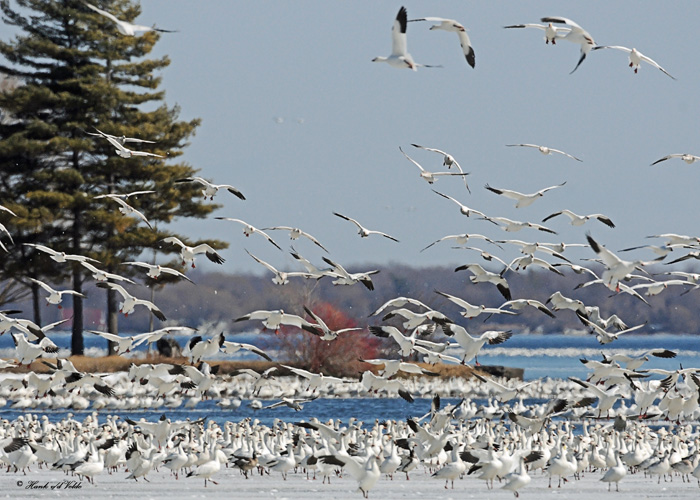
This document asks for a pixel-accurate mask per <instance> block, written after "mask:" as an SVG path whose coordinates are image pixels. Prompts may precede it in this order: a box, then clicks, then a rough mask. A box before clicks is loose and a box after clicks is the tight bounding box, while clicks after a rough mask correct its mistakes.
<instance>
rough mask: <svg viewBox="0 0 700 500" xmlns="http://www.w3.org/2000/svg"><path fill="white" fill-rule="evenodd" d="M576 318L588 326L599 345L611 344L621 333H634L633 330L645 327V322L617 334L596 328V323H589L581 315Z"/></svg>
mask: <svg viewBox="0 0 700 500" xmlns="http://www.w3.org/2000/svg"><path fill="white" fill-rule="evenodd" d="M578 317H579V318H580V319H581V321H583V322H584V323H585V324H586V325H588V326H589V327H590V328H591V331H592V333H595V335H596V339H597V340H598V342H599V343H600V344H601V345H605V344H609V343H610V342H613V341H614V340H617V339H618V337H619V336H620V335H622V334H623V333H629V332H634V331H635V330H639V329H640V328H642V327H643V326H645V325H646V322H644V323H642V324H639V325H636V326H633V327H630V328H624V329H622V330H618V331H617V332H608V331H606V330H605V329H604V328H601V327H600V326H598V325H597V324H596V323H594V322H592V321H589V320H588V319H586V318H585V317H583V316H582V315H581V314H579V315H578Z"/></svg>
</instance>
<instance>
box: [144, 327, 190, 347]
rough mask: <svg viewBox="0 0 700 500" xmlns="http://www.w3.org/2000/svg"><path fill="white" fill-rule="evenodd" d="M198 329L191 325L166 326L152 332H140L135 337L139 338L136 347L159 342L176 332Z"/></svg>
mask: <svg viewBox="0 0 700 500" xmlns="http://www.w3.org/2000/svg"><path fill="white" fill-rule="evenodd" d="M196 331H197V329H196V328H192V327H190V326H166V327H165V328H159V329H158V330H153V331H152V332H146V333H140V334H138V335H136V336H135V338H137V340H136V342H134V347H138V346H140V345H141V344H144V343H148V344H152V343H154V342H158V341H159V340H160V339H162V338H163V337H164V336H166V335H170V334H174V333H176V332H179V333H185V332H196Z"/></svg>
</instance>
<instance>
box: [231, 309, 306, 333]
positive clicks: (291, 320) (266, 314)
mask: <svg viewBox="0 0 700 500" xmlns="http://www.w3.org/2000/svg"><path fill="white" fill-rule="evenodd" d="M255 320H260V321H262V324H263V326H264V327H265V328H266V329H268V330H274V332H275V333H277V332H278V331H279V329H280V326H282V325H289V326H295V327H297V328H301V327H302V325H306V326H308V327H313V325H312V324H311V323H309V322H308V321H306V320H305V319H304V318H302V317H301V316H297V315H296V314H289V313H285V312H284V310H282V309H276V310H274V311H265V310H258V311H253V312H251V313H248V314H246V315H244V316H240V317H239V318H236V319H235V320H234V322H238V321H255Z"/></svg>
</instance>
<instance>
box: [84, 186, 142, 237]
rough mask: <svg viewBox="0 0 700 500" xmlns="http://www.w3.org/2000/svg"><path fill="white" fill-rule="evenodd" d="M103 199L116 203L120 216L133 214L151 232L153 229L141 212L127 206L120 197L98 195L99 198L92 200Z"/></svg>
mask: <svg viewBox="0 0 700 500" xmlns="http://www.w3.org/2000/svg"><path fill="white" fill-rule="evenodd" d="M142 192H144V193H145V192H146V191H142ZM103 198H107V199H110V200H114V201H116V202H117V203H118V204H119V212H120V213H121V214H122V215H131V214H134V215H135V216H136V217H138V218H139V219H141V220H142V221H144V222H145V223H146V225H147V226H148V228H149V229H151V230H152V229H153V226H151V223H150V222H149V221H148V219H147V218H146V216H145V215H144V214H143V212H140V211H139V210H136V209H135V208H134V207H132V206H131V205H129V204H128V203H127V202H126V201H124V200H123V199H122V196H120V195H112V194H102V195H99V196H95V197H94V198H93V199H94V200H98V199H103Z"/></svg>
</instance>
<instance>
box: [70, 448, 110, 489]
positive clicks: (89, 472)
mask: <svg viewBox="0 0 700 500" xmlns="http://www.w3.org/2000/svg"><path fill="white" fill-rule="evenodd" d="M104 465H105V464H104V453H99V452H91V453H88V455H87V456H86V457H85V460H83V461H81V462H77V463H75V464H73V465H72V466H71V469H72V470H73V473H74V474H76V475H77V476H78V477H81V478H86V479H87V480H88V483H92V484H93V485H94V484H95V476H97V475H99V474H101V473H102V471H103V470H104Z"/></svg>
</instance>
